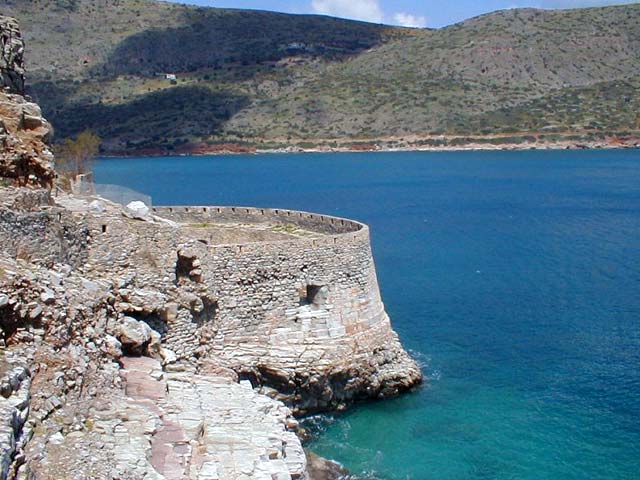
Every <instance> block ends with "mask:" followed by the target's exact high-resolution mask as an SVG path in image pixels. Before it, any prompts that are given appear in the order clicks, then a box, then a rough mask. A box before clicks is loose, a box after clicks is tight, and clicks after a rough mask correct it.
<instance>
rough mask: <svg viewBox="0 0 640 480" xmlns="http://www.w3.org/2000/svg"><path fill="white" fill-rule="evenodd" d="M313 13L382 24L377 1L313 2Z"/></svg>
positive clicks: (328, 0) (325, 0)
mask: <svg viewBox="0 0 640 480" xmlns="http://www.w3.org/2000/svg"><path fill="white" fill-rule="evenodd" d="M311 6H312V7H313V11H314V12H315V13H321V14H323V15H332V16H334V17H342V18H351V19H354V20H364V21H365V22H373V23H382V21H383V18H384V16H383V14H382V9H381V8H380V4H379V3H378V0H313V1H312V2H311Z"/></svg>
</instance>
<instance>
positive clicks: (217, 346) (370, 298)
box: [154, 207, 410, 410]
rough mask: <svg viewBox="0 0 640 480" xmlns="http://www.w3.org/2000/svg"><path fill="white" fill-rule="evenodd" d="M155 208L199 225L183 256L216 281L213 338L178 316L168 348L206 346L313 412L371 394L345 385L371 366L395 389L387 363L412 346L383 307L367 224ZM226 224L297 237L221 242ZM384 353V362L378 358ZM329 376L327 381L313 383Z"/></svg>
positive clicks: (273, 212) (254, 211) (206, 279)
mask: <svg viewBox="0 0 640 480" xmlns="http://www.w3.org/2000/svg"><path fill="white" fill-rule="evenodd" d="M154 213H155V214H156V215H158V216H161V217H163V218H165V219H169V220H171V221H174V222H177V223H179V224H180V225H182V226H185V225H198V228H195V229H191V232H194V231H195V232H196V233H192V235H195V236H194V237H193V238H194V239H195V240H196V242H195V243H193V244H191V245H190V246H189V247H188V248H185V249H183V251H182V253H180V254H179V256H180V255H182V256H183V258H184V263H185V264H187V265H188V267H187V269H186V270H188V271H189V272H193V271H194V270H195V277H197V279H198V281H200V282H202V283H205V284H207V285H209V286H211V287H212V289H213V292H214V298H215V302H214V303H213V304H210V305H204V306H203V310H204V311H208V314H207V315H205V316H204V317H203V321H204V322H209V323H212V324H213V326H212V327H211V326H210V327H209V329H208V335H204V336H203V335H202V334H199V335H198V334H195V333H196V332H194V330H197V329H199V328H203V327H204V328H205V329H206V325H202V324H201V322H199V321H197V320H196V322H194V321H193V318H186V317H184V316H183V318H180V316H179V315H175V316H172V315H171V314H170V315H169V318H168V321H167V331H166V333H165V338H164V339H163V343H164V344H166V345H167V346H168V348H173V349H175V350H176V351H177V352H179V353H180V354H181V355H186V356H192V355H194V354H197V352H198V351H200V352H203V351H206V356H207V357H213V358H215V359H216V360H217V362H218V363H219V364H221V365H223V366H224V367H228V368H231V369H233V370H235V371H238V372H241V373H244V374H245V375H246V376H247V377H248V378H250V379H251V380H252V381H253V382H254V383H258V384H265V385H269V386H270V387H273V388H275V389H276V390H277V391H278V392H279V393H280V395H281V396H282V399H283V400H286V401H287V403H293V404H297V405H300V404H304V408H305V409H308V410H314V409H316V408H317V409H323V408H326V404H331V403H333V402H342V401H347V402H348V401H351V400H353V399H355V398H357V397H359V396H360V395H361V394H362V393H363V392H362V391H360V389H359V388H356V386H355V385H354V388H353V390H351V391H350V390H349V387H348V385H346V384H347V383H348V382H349V381H351V382H353V383H357V381H356V382H354V381H353V378H354V376H357V375H352V374H353V373H356V372H354V371H352V370H353V369H354V368H355V369H361V368H363V366H364V367H365V369H366V368H371V367H374V365H375V367H374V368H377V369H380V368H381V367H382V370H383V371H382V372H380V375H379V379H380V380H381V382H380V384H377V385H376V384H372V385H370V386H369V388H370V389H371V390H372V391H374V392H375V391H376V390H379V389H385V388H387V387H390V391H389V393H395V392H392V390H393V389H394V388H396V386H394V380H393V377H394V375H395V374H394V373H393V372H386V373H387V376H386V377H385V371H384V364H385V359H387V360H391V359H392V358H386V357H397V356H398V355H401V354H400V352H402V353H403V354H404V351H403V350H402V348H401V347H400V344H399V342H398V339H397V336H396V334H395V333H394V332H393V330H392V329H391V325H390V321H389V317H388V316H387V314H386V312H385V309H384V305H383V303H382V299H381V296H380V290H379V287H378V281H377V277H376V270H375V265H374V261H373V257H372V253H371V248H370V241H369V229H368V227H367V226H366V225H364V224H361V223H359V222H355V221H352V220H347V219H343V218H337V217H332V216H327V215H318V214H312V213H307V212H298V211H291V210H283V209H259V208H247V207H156V208H154ZM225 223H227V224H230V225H231V226H233V227H237V226H239V225H260V224H265V225H269V226H270V227H271V228H273V229H276V230H277V229H278V228H282V229H284V230H287V231H289V232H291V233H292V236H291V237H290V238H287V239H281V240H269V241H257V242H256V241H251V240H250V239H249V241H246V239H242V238H238V239H237V241H236V242H234V243H230V244H222V245H220V244H212V242H211V239H209V238H208V228H207V227H208V226H209V225H213V224H215V225H216V226H220V225H224V224H225ZM294 235H297V237H296V236H294ZM198 240H199V241H198ZM194 262H195V265H193V263H194ZM191 267H194V268H191ZM177 270H179V268H177ZM185 273H186V274H187V276H188V274H189V273H188V272H186V271H185ZM179 274H180V273H179V272H178V273H177V275H178V276H179ZM192 276H194V275H192ZM176 281H180V279H179V278H178V279H176ZM187 281H188V280H187ZM196 339H198V341H197V342H196V341H194V340H196ZM200 343H203V344H204V345H201V344H200ZM382 352H384V354H383V355H382V356H381V357H383V358H381V359H379V360H380V361H379V362H377V361H373V362H372V359H375V357H376V354H377V353H382ZM405 355H406V354H405ZM405 360H406V361H407V362H408V361H409V360H410V359H408V358H406V359H405ZM376 363H378V364H379V365H376ZM391 364H393V362H391ZM248 365H250V366H251V367H250V368H247V366H248ZM327 373H328V374H329V379H328V381H326V382H318V381H317V378H316V379H315V380H314V377H325V376H326V375H327ZM405 373H406V372H402V375H405ZM400 376H401V375H398V377H400ZM314 381H316V382H317V384H315V385H314V383H313V382H314ZM385 382H386V383H385ZM383 384H386V387H385V386H384V385H383ZM310 390H311V392H310ZM365 390H366V389H365ZM303 392H304V393H303ZM309 393H312V394H311V395H310V394H309ZM369 393H370V392H369ZM351 395H353V397H354V398H350V396H351ZM342 397H344V398H342ZM314 399H315V400H314Z"/></svg>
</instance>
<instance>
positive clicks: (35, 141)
mask: <svg viewBox="0 0 640 480" xmlns="http://www.w3.org/2000/svg"><path fill="white" fill-rule="evenodd" d="M0 49H1V54H2V59H0V72H1V74H2V90H0V181H3V180H4V182H7V183H9V184H11V185H15V186H31V187H49V188H50V187H51V186H52V185H53V179H54V177H55V173H54V170H53V160H54V158H53V154H52V153H51V150H50V149H49V147H48V145H47V142H48V141H49V138H50V136H51V132H52V129H51V126H50V125H49V123H48V122H47V121H46V120H45V119H44V118H43V117H42V112H41V110H40V107H39V106H38V105H37V104H35V103H33V102H31V101H30V100H29V99H27V98H26V97H25V96H24V64H23V52H24V42H23V40H22V36H21V35H20V30H19V28H18V23H17V21H16V20H15V19H12V18H9V17H4V16H0Z"/></svg>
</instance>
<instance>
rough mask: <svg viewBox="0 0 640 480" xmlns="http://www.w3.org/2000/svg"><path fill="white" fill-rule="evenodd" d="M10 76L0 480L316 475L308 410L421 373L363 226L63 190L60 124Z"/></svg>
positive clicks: (0, 210)
mask: <svg viewBox="0 0 640 480" xmlns="http://www.w3.org/2000/svg"><path fill="white" fill-rule="evenodd" d="M4 22H5V23H3V25H10V26H15V23H14V22H13V21H9V20H4ZM12 28H13V27H12ZM3 38H4V37H3ZM12 38H19V36H14V37H12ZM8 44H12V45H18V43H16V42H13V43H11V42H10V43H8ZM17 72H18V71H17V70H16V75H17ZM10 77H11V78H14V77H12V76H10ZM6 88H7V90H6V91H5V92H2V93H1V94H0V95H2V96H3V97H2V99H1V100H2V101H3V102H4V103H1V104H0V106H2V105H4V107H3V108H0V121H2V124H3V125H4V126H5V129H6V132H7V133H6V136H5V137H6V139H7V142H8V143H4V144H3V147H2V150H1V151H0V155H2V158H3V159H4V160H3V162H4V163H3V165H4V167H3V168H2V169H1V170H0V179H2V180H3V181H4V182H3V183H4V184H5V186H3V187H0V394H1V396H0V480H5V479H11V480H13V479H19V480H33V479H45V480H47V479H51V480H53V479H60V478H69V479H86V478H91V479H109V480H111V479H114V478H117V479H131V480H133V479H141V478H151V479H158V480H161V479H167V480H168V479H211V480H213V479H246V478H255V479H265V480H266V479H269V480H273V479H282V480H285V479H310V478H311V475H312V473H311V472H312V470H311V469H309V468H307V457H306V455H305V452H304V450H303V448H302V444H301V440H300V438H299V437H298V435H297V433H299V427H298V422H297V420H296V419H295V418H294V414H296V413H297V414H304V413H307V412H311V411H327V410H331V409H337V408H344V407H346V406H348V405H349V404H351V403H353V402H354V401H356V400H361V399H367V398H380V397H386V396H389V395H395V394H397V393H400V392H403V391H405V390H408V389H409V388H411V387H412V386H414V385H415V384H417V383H418V382H419V381H420V379H421V373H420V369H419V368H418V366H417V365H416V363H415V362H414V361H413V360H412V359H411V358H410V357H409V355H408V354H407V353H406V352H405V351H404V350H403V348H402V346H401V345H400V342H399V340H398V337H397V335H396V334H395V332H394V331H393V329H392V328H391V324H390V321H389V317H388V316H387V314H386V313H385V309H384V305H383V304H382V301H381V298H380V293H379V290H378V285H377V280H376V275H375V267H374V264H373V259H372V256H371V250H370V246H369V235H368V228H367V227H366V226H365V225H362V224H360V223H358V222H353V221H350V220H346V219H339V218H333V217H328V216H324V215H317V214H310V213H305V212H293V211H289V210H269V209H251V208H239V207H181V208H177V207H175V208H172V207H166V208H160V209H155V210H153V211H150V210H149V209H148V208H147V207H146V206H145V205H144V204H142V205H140V204H135V203H134V204H131V205H128V206H127V207H123V206H121V205H118V204H114V203H111V202H109V201H106V200H104V199H101V198H98V197H87V196H73V195H66V194H62V193H60V194H58V195H56V196H53V195H52V193H51V190H50V189H48V188H41V187H48V186H50V185H51V182H52V180H53V178H54V175H53V170H52V169H51V159H52V157H51V155H50V153H49V152H48V150H47V147H46V143H45V140H46V136H47V132H48V131H49V128H48V125H47V124H46V122H44V120H42V119H41V117H39V116H38V115H39V111H37V110H36V108H37V106H34V105H33V104H31V103H30V102H29V101H28V100H27V99H25V98H24V97H23V96H22V95H20V94H19V93H10V92H9V90H11V89H14V86H12V85H7V86H6ZM35 119H39V122H40V123H38V122H36V120H35ZM31 127H32V128H31ZM27 140H28V145H29V146H30V148H31V150H29V149H28V148H27V147H26V146H25V145H26V144H25V143H24V142H27ZM19 141H23V143H22V144H20V143H19ZM11 142H14V143H11ZM16 145H18V146H20V145H22V146H21V147H20V148H18V147H16ZM25 159H29V161H26V162H25ZM26 186H29V187H33V188H26ZM333 470H335V471H336V472H338V471H339V469H334V468H331V467H326V465H323V466H322V468H319V469H318V471H323V472H326V471H333Z"/></svg>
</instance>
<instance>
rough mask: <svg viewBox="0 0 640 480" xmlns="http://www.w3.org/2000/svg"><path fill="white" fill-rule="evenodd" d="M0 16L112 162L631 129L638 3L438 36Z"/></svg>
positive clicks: (182, 9)
mask: <svg viewBox="0 0 640 480" xmlns="http://www.w3.org/2000/svg"><path fill="white" fill-rule="evenodd" d="M2 4H3V11H4V12H6V13H7V14H9V15H12V16H16V17H17V18H19V19H20V20H21V22H22V25H23V29H24V32H25V33H24V35H25V38H26V41H27V49H28V52H29V58H30V59H31V60H30V64H29V65H28V69H29V72H30V76H29V78H30V79H31V84H30V85H29V88H30V91H31V92H32V95H33V96H34V97H35V98H36V99H37V100H38V101H39V102H40V103H41V104H42V105H43V108H44V113H45V115H47V116H48V118H49V119H50V120H51V121H52V123H53V125H54V127H55V128H56V134H57V138H58V139H60V138H64V137H65V136H68V135H73V134H75V133H77V132H78V131H79V130H81V129H83V128H86V127H90V128H92V129H94V130H96V131H97V132H98V133H99V134H100V135H101V136H102V137H103V138H105V139H106V140H107V141H106V143H105V145H106V148H107V149H108V150H111V151H123V150H128V151H135V150H145V151H161V150H162V151H175V150H177V151H183V152H189V151H194V150H198V149H200V150H202V148H203V147H202V146H203V145H205V147H204V148H205V150H206V149H207V148H209V149H215V148H216V146H215V145H216V144H224V145H228V144H229V143H233V144H242V145H245V146H267V147H273V148H275V147H282V146H285V145H289V144H292V143H293V144H298V145H301V146H314V145H329V146H332V145H333V146H335V145H339V144H340V145H341V144H344V143H362V144H367V143H375V142H377V141H379V140H380V139H382V138H385V139H394V141H397V142H398V143H400V144H402V142H404V141H405V140H406V139H405V137H407V138H412V139H414V140H415V139H419V138H430V137H434V136H445V137H447V138H448V137H450V136H451V137H456V136H458V137H465V136H478V135H483V136H494V137H496V138H503V136H505V135H509V136H513V137H514V138H515V137H520V138H522V137H524V136H526V135H531V134H535V135H539V134H541V133H544V134H545V135H556V136H557V135H567V134H570V135H572V136H574V137H575V136H576V135H577V136H583V137H585V138H587V137H593V138H603V137H604V136H607V135H610V134H616V135H618V136H623V135H627V134H637V131H638V130H640V120H639V118H638V113H637V112H638V105H639V104H640V95H639V94H638V91H639V90H638V85H639V84H640V53H639V52H640V4H634V5H627V6H619V7H605V8H590V9H579V10H561V11H558V10H556V11H543V10H533V9H517V10H507V11H501V12H496V13H493V14H489V15H484V16H481V17H477V18H473V19H470V20H468V21H465V22H463V23H460V24H457V25H453V26H450V27H446V28H442V29H439V30H415V29H406V28H396V27H386V26H381V25H373V24H367V23H362V22H352V21H347V20H339V19H334V18H330V17H323V16H313V15H286V14H278V13H271V12H260V11H242V10H228V9H214V8H198V7H186V6H183V5H176V4H169V3H161V2H153V1H150V0H111V1H108V0H34V1H30V2H21V1H17V0H13V1H8V0H5V1H3V2H2ZM163 73H164V74H166V73H169V74H175V75H176V80H173V81H172V80H171V79H166V78H165V77H164V76H161V75H159V74H163ZM509 138H511V137H509ZM206 145H209V147H206Z"/></svg>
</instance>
